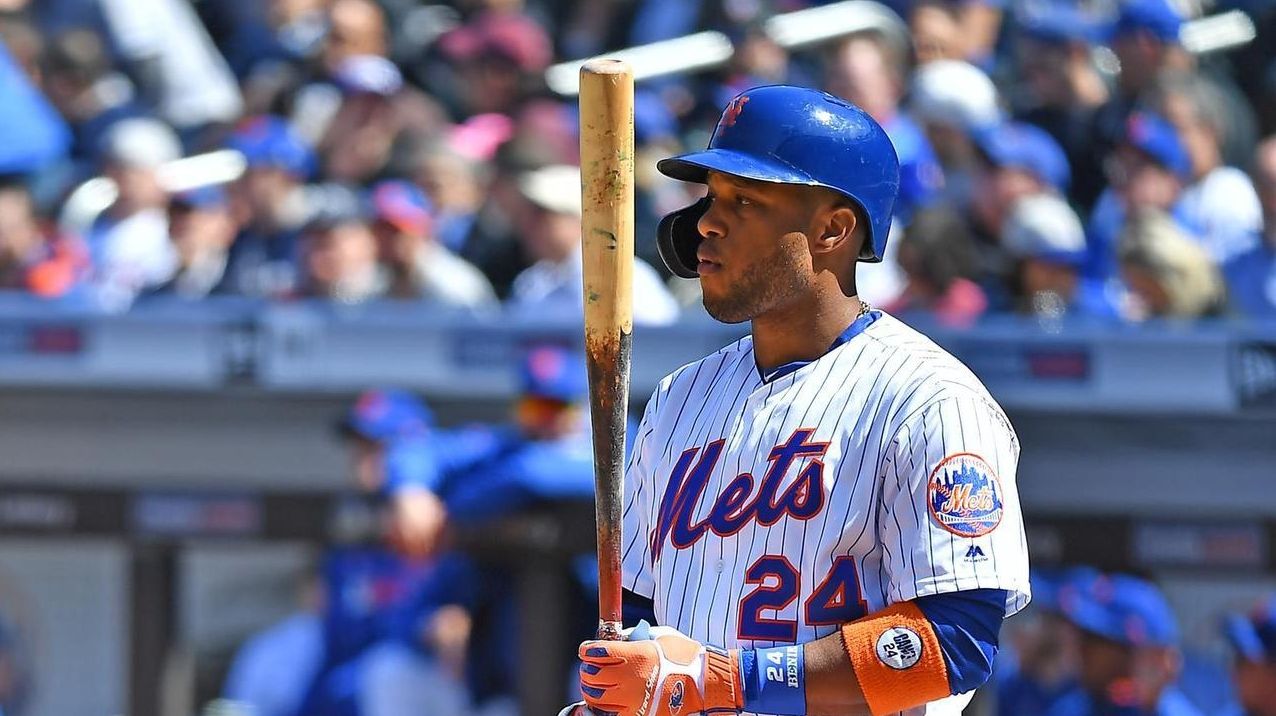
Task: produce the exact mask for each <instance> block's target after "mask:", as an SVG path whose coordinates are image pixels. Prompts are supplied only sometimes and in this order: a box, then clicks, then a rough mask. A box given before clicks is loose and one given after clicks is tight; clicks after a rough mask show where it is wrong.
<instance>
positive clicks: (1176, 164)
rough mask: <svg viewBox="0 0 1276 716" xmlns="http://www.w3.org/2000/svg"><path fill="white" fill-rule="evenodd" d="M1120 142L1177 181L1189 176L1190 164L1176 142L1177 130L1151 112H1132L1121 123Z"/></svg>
mask: <svg viewBox="0 0 1276 716" xmlns="http://www.w3.org/2000/svg"><path fill="white" fill-rule="evenodd" d="M1123 139H1124V142H1125V143H1126V144H1128V145H1130V146H1132V147H1134V148H1135V149H1137V150H1139V151H1141V152H1143V153H1144V154H1146V155H1148V156H1150V157H1152V159H1153V161H1155V162H1156V163H1157V164H1160V165H1161V166H1163V167H1165V168H1166V169H1169V170H1170V171H1172V172H1174V173H1175V174H1177V175H1179V177H1181V178H1184V179H1186V178H1187V177H1189V176H1191V173H1192V162H1191V159H1190V158H1189V157H1188V155H1187V149H1185V148H1184V147H1183V141H1182V140H1181V139H1180V138H1179V133H1178V130H1177V129H1175V128H1174V125H1172V124H1170V123H1169V121H1167V120H1166V119H1165V118H1163V117H1161V116H1160V115H1156V114H1153V113H1151V112H1134V113H1132V114H1131V115H1130V116H1129V117H1128V118H1127V119H1126V120H1125V136H1124V137H1123Z"/></svg>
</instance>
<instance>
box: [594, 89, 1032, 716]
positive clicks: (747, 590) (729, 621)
mask: <svg viewBox="0 0 1276 716" xmlns="http://www.w3.org/2000/svg"><path fill="white" fill-rule="evenodd" d="M658 167H659V169H660V171H661V172H663V173H664V174H666V175H668V176H670V177H672V178H674V179H679V180H682V181H688V182H698V183H701V184H705V185H707V188H708V192H707V195H706V196H705V198H704V199H702V200H701V201H699V202H697V203H696V204H694V205H692V206H690V207H687V208H685V209H682V210H680V211H677V212H675V213H673V214H671V215H669V216H667V217H665V219H664V220H663V221H662V222H661V225H660V227H659V232H658V245H659V248H660V251H661V256H662V258H663V259H664V260H665V261H666V263H667V264H668V265H669V267H670V269H671V270H672V271H673V272H674V273H676V274H678V275H680V276H683V277H687V278H692V277H698V278H699V279H700V286H701V288H702V291H703V295H704V305H705V308H706V309H707V310H708V312H709V314H710V315H712V316H713V317H714V318H716V319H717V320H719V321H723V322H725V323H739V322H743V321H751V322H752V331H751V335H750V336H747V337H745V338H743V339H741V340H739V341H736V342H735V343H732V344H731V345H728V346H727V347H725V348H723V349H721V350H719V351H717V352H716V353H713V354H712V355H709V356H707V357H705V358H703V359H701V360H699V361H696V362H694V363H691V364H689V365H686V366H684V367H682V368H680V369H679V370H677V371H675V372H674V373H673V374H672V375H669V376H668V377H666V378H665V379H664V380H662V381H661V382H660V384H659V386H658V387H657V388H656V390H655V393H654V395H653V396H652V398H651V400H650V402H648V404H647V407H646V411H645V414H644V416H643V419H642V422H641V424H640V426H639V428H638V437H637V439H636V442H635V444H634V447H633V453H632V456H631V458H630V461H629V465H628V478H627V480H626V486H625V492H626V497H625V505H624V548H623V549H624V552H623V560H624V586H625V588H626V590H627V594H626V601H627V605H628V606H629V610H628V612H629V614H630V615H637V614H638V613H639V612H641V611H644V610H645V611H646V614H647V616H646V618H647V620H649V621H650V622H651V623H654V624H657V625H659V626H656V627H651V628H649V627H648V626H647V625H645V624H640V625H639V627H637V628H636V629H634V630H631V631H630V633H629V635H628V640H627V641H614V642H613V641H587V642H585V643H584V644H582V645H581V646H580V650H579V656H580V659H581V662H582V664H581V670H580V684H581V690H582V693H583V695H584V704H585V705H587V706H588V707H589V708H590V709H591V710H593V711H594V712H595V713H598V714H601V713H614V714H619V715H620V716H680V715H681V714H692V713H722V712H731V713H738V712H748V713H762V714H792V715H795V716H796V715H801V714H808V713H809V714H839V715H841V714H847V715H849V714H874V715H880V714H891V713H897V712H905V713H908V714H958V713H960V712H961V709H962V707H963V706H964V705H965V704H966V703H967V702H968V701H969V698H970V694H969V692H971V691H973V690H974V689H975V688H976V687H978V686H979V685H980V684H982V683H983V682H984V681H985V680H986V679H987V678H988V675H989V672H990V671H991V668H992V667H991V665H992V659H993V656H994V654H995V653H996V651H997V636H998V630H999V628H1000V625H1001V622H1002V620H1003V618H1005V617H1006V616H1007V615H1010V614H1013V613H1015V612H1016V611H1018V610H1019V609H1021V608H1022V607H1024V606H1025V605H1026V604H1027V603H1028V600H1029V593H1030V590H1029V586H1028V570H1027V567H1028V560H1027V550H1026V544H1025V539H1024V531H1023V523H1022V518H1021V516H1020V509H1019V499H1018V496H1017V494H1016V490H1015V468H1016V463H1017V460H1018V457H1019V442H1018V439H1017V438H1016V436H1015V433H1014V430H1013V429H1012V428H1011V426H1010V423H1009V421H1008V420H1007V419H1006V416H1005V414H1004V413H1003V412H1002V410H1001V408H1000V407H998V405H997V404H996V402H994V401H993V399H992V398H991V397H990V396H989V394H988V392H987V390H985V389H984V387H983V385H981V384H980V382H979V380H978V379H976V378H975V376H974V375H973V374H972V373H971V372H970V371H969V370H968V369H967V368H966V367H965V366H963V365H962V364H961V363H960V362H958V361H957V360H956V359H954V358H953V357H952V356H950V355H949V354H948V353H946V352H944V351H943V350H942V349H940V348H939V347H938V346H936V345H935V344H934V343H932V342H931V341H930V340H928V339H927V338H926V337H925V336H922V335H920V334H919V333H917V332H916V331H913V330H912V329H910V328H908V327H907V326H905V325H903V324H902V323H900V322H899V321H897V320H896V319H894V318H892V317H891V316H889V315H887V314H885V313H883V312H882V311H880V310H877V309H874V308H873V307H871V306H869V305H868V304H866V303H865V302H863V301H862V300H860V299H859V298H858V297H857V295H856V288H855V274H856V263H857V262H861V261H862V262H875V261H879V260H880V259H881V257H882V252H883V249H884V248H885V245H886V240H887V234H888V232H889V229H890V217H891V210H892V205H893V203H894V201H895V195H896V192H897V190H898V185H899V169H898V161H897V159H896V155H895V151H894V149H893V147H892V146H891V143H890V140H889V139H888V138H887V136H886V134H885V133H884V132H883V131H882V128H881V127H880V126H879V125H878V124H877V123H876V122H874V121H873V120H872V119H871V118H870V117H869V116H868V115H867V114H865V113H864V111H862V110H861V109H860V108H858V107H856V106H854V105H852V104H850V103H848V102H846V101H844V100H841V99H838V98H836V97H833V96H831V95H828V94H824V93H821V92H817V91H814V90H809V89H803V88H798V87H788V86H769V87H759V88H755V89H751V90H747V91H745V92H744V93H742V94H740V95H738V96H736V97H735V98H734V99H733V100H732V101H731V103H730V104H729V105H728V106H727V108H726V110H725V111H724V112H723V113H722V117H721V119H720V120H719V122H718V125H717V128H716V129H715V131H714V133H713V136H712V138H711V139H710V141H709V147H708V149H706V150H705V151H701V152H695V153H691V154H685V155H681V156H677V157H674V158H671V159H665V160H663V161H661V162H660V163H659V164H658Z"/></svg>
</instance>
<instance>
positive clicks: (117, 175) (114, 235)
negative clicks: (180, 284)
mask: <svg viewBox="0 0 1276 716" xmlns="http://www.w3.org/2000/svg"><path fill="white" fill-rule="evenodd" d="M181 155H182V150H181V145H180V144H179V142H178V141H177V136H176V135H174V134H173V131H172V130H171V129H169V128H168V127H167V126H166V125H164V124H163V123H161V122H158V121H156V120H153V119H126V120H122V121H120V122H116V123H115V124H114V125H112V127H111V128H110V130H108V132H107V135H106V137H105V139H104V146H103V147H102V162H103V165H104V167H105V170H106V171H105V173H106V176H107V177H109V178H110V179H111V180H113V181H114V182H115V186H116V189H117V191H118V196H117V197H116V199H115V201H114V202H113V203H112V204H111V206H110V207H109V208H108V209H107V210H106V211H105V212H104V213H103V214H102V215H101V216H100V217H98V219H97V221H95V222H94V223H93V226H92V228H90V230H89V233H88V236H87V238H86V241H87V243H88V247H89V252H90V253H91V255H92V257H93V268H94V278H93V283H94V285H95V291H96V293H97V295H96V299H97V300H98V301H99V302H100V303H101V304H102V305H103V306H104V307H105V308H108V309H123V308H127V307H128V305H129V304H130V303H131V302H132V300H133V298H134V297H136V295H137V294H138V292H140V291H142V290H144V289H146V288H149V287H151V286H154V285H156V284H159V283H163V282H164V281H166V280H168V279H169V277H170V276H172V274H173V271H174V269H175V268H176V263H177V256H176V253H175V251H174V250H173V246H172V245H171V244H170V243H169V241H168V216H167V214H166V209H167V207H168V193H167V192H166V191H165V190H164V188H163V187H162V186H161V185H160V182H159V176H158V169H159V168H160V166H162V165H163V164H165V163H167V162H171V161H173V160H175V159H178V158H180V157H181Z"/></svg>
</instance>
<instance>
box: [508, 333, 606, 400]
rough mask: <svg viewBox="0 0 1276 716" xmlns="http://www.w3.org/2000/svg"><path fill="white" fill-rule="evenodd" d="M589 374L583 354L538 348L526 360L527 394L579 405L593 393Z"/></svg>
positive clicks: (524, 360) (524, 382)
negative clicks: (590, 392) (590, 388)
mask: <svg viewBox="0 0 1276 716" xmlns="http://www.w3.org/2000/svg"><path fill="white" fill-rule="evenodd" d="M585 373H586V371H585V360H584V358H583V357H582V356H581V355H580V352H579V351H573V350H568V349H566V348H563V347H562V346H555V345H542V346H535V347H533V348H531V349H529V350H528V351H527V355H526V356H525V357H524V358H523V366H522V387H523V394H524V395H529V396H534V397H538V398H551V399H553V400H560V401H562V402H564V403H575V402H577V401H579V400H581V399H582V398H584V397H585V395H586V393H587V392H588V390H589V385H588V382H587V379H586V375H585Z"/></svg>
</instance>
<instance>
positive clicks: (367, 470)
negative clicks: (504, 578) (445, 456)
mask: <svg viewBox="0 0 1276 716" xmlns="http://www.w3.org/2000/svg"><path fill="white" fill-rule="evenodd" d="M431 427H432V416H431V413H430V411H429V409H428V408H427V407H426V406H425V405H424V404H423V403H421V401H419V400H418V399H417V398H415V397H414V396H412V395H411V394H409V393H406V392H403V391H397V390H371V391H366V392H364V393H363V394H361V395H360V396H359V397H358V398H357V399H356V401H355V402H354V404H353V405H352V406H351V408H350V410H349V411H348V413H347V415H346V416H345V417H344V418H343V419H342V420H341V421H340V422H339V423H338V429H339V431H340V434H341V435H343V436H344V437H346V438H347V440H348V445H349V446H350V456H351V473H352V477H353V478H354V481H355V483H356V485H357V486H358V488H359V490H360V492H361V493H363V494H364V495H365V496H366V497H368V498H372V502H373V504H374V505H380V506H381V507H382V510H383V512H384V515H383V518H382V519H381V520H379V521H377V522H376V524H377V525H378V527H377V530H376V533H375V534H372V535H367V536H366V537H365V538H364V540H362V541H354V542H352V543H349V544H343V545H339V546H337V547H334V548H333V549H331V550H329V552H328V553H327V554H326V555H325V558H324V590H325V594H326V596H327V601H326V604H325V610H324V650H323V665H322V667H321V668H320V670H319V673H318V675H317V678H316V679H315V681H314V683H313V685H312V687H311V688H310V689H309V691H308V693H307V694H306V699H305V702H304V706H303V707H302V708H301V709H300V710H299V712H298V713H304V714H307V715H313V716H338V715H344V714H350V713H355V714H360V716H408V715H409V714H419V713H424V712H429V713H438V714H441V715H443V716H459V715H460V714H461V713H463V710H464V707H465V702H466V698H465V694H464V687H463V684H462V683H461V681H460V679H459V676H458V672H459V669H460V667H459V665H457V664H448V663H446V659H447V657H448V655H451V654H453V653H454V652H455V649H454V648H453V647H452V646H451V645H447V646H445V648H442V649H440V648H439V647H440V646H443V645H442V644H440V642H439V640H440V639H442V641H443V642H447V641H449V640H451V639H452V638H453V637H455V635H456V634H455V633H456V631H457V625H456V624H455V623H454V622H455V621H456V620H457V619H460V620H461V621H462V622H464V623H465V624H468V618H467V617H466V616H465V612H464V610H463V609H462V608H461V607H460V605H461V604H462V603H464V602H466V601H468V599H469V597H468V596H467V595H466V590H467V588H468V584H469V577H468V575H469V571H470V570H469V567H468V565H467V563H466V561H465V560H463V559H461V558H459V557H455V556H451V555H444V556H439V548H440V543H441V538H442V530H443V527H444V524H445V523H444V520H445V517H446V512H445V510H444V507H443V504H442V502H441V501H440V500H439V499H438V497H436V496H435V494H434V492H433V488H434V487H435V486H436V485H437V484H438V482H439V473H438V462H437V461H436V459H435V457H434V451H433V449H432V447H431V446H430V445H429V443H428V438H429V434H430V430H431ZM460 631H461V632H462V636H461V639H462V640H464V639H465V638H466V636H465V633H466V632H468V626H465V625H464V624H463V625H461V626H460Z"/></svg>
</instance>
